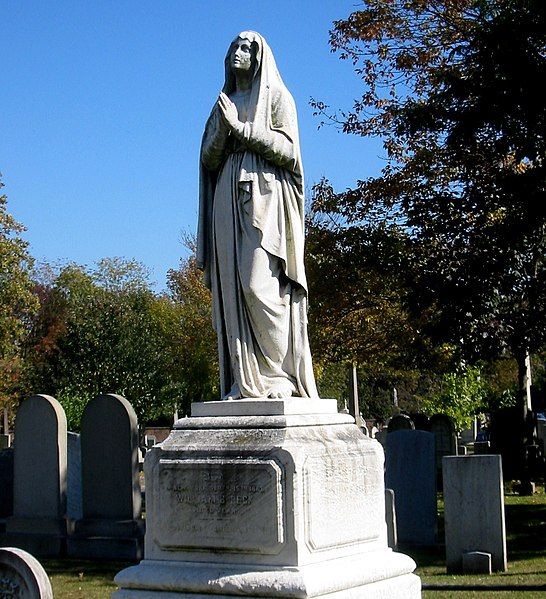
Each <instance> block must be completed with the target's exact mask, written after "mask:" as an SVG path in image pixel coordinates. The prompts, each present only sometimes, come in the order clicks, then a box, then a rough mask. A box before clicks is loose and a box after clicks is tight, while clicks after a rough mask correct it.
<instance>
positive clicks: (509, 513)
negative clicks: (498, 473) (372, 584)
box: [405, 487, 546, 599]
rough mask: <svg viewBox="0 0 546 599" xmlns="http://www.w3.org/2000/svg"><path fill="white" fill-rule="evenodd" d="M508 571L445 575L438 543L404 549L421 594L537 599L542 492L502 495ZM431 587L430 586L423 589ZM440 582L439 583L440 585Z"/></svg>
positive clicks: (543, 533) (544, 537) (545, 518)
mask: <svg viewBox="0 0 546 599" xmlns="http://www.w3.org/2000/svg"><path fill="white" fill-rule="evenodd" d="M505 515H506V529H507V553H508V570H507V571H506V572H498V573H494V574H492V575H491V576H486V575H468V574H459V575H451V574H446V570H445V553H444V548H443V547H442V546H440V545H439V546H437V547H433V548H429V549H420V550H418V549H411V548H407V549H406V550H405V551H406V553H408V554H409V555H411V556H412V557H413V558H414V559H415V561H416V563H417V570H416V574H418V575H419V576H420V577H421V580H422V582H423V588H424V590H423V598H424V599H452V598H456V599H467V598H469V599H470V598H473V597H482V598H483V597H485V598H487V599H489V598H490V597H491V598H492V599H494V598H498V599H503V598H506V599H508V597H510V599H512V598H514V599H518V598H519V597H521V598H523V597H525V598H526V599H538V598H539V597H540V598H544V597H546V494H545V493H544V488H543V487H542V488H540V492H539V493H537V494H535V495H533V496H530V497H520V496H519V495H515V494H513V493H507V494H506V495H505ZM442 525H443V503H442V502H441V501H439V532H440V535H439V538H443V532H442ZM427 587H432V588H427ZM440 587H444V588H440Z"/></svg>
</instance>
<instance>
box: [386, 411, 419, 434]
mask: <svg viewBox="0 0 546 599" xmlns="http://www.w3.org/2000/svg"><path fill="white" fill-rule="evenodd" d="M414 429H415V425H414V424H413V421H412V419H411V418H410V417H409V416H408V415H407V414H396V415H395V416H393V417H392V418H391V419H390V420H389V423H388V425H387V430H388V432H389V433H392V432H394V431H401V430H414Z"/></svg>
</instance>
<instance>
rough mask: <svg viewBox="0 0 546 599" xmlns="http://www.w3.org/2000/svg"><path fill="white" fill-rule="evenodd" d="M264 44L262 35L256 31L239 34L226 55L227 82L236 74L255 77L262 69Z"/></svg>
mask: <svg viewBox="0 0 546 599" xmlns="http://www.w3.org/2000/svg"><path fill="white" fill-rule="evenodd" d="M263 44H264V42H263V39H262V37H261V35H260V34H259V33H256V32H255V31H242V32H241V33H239V35H238V36H237V37H236V38H235V39H234V40H233V41H232V42H231V44H230V46H229V50H228V53H227V55H226V61H225V64H226V81H229V80H231V78H232V77H233V76H234V75H236V74H241V75H244V74H248V76H249V77H251V78H253V77H255V76H256V74H257V72H258V70H259V68H260V63H261V56H262V47H263ZM228 87H231V85H228Z"/></svg>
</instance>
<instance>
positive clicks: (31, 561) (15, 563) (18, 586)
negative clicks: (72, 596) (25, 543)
mask: <svg viewBox="0 0 546 599" xmlns="http://www.w3.org/2000/svg"><path fill="white" fill-rule="evenodd" d="M0 597H1V598H2V599H53V591H52V589H51V583H50V582H49V578H48V576H47V573H46V571H45V570H44V569H43V567H42V565H41V564H40V562H39V561H38V560H37V559H36V558H34V557H33V556H32V555H30V553H27V552H26V551H23V550H22V549H18V548H16V547H0Z"/></svg>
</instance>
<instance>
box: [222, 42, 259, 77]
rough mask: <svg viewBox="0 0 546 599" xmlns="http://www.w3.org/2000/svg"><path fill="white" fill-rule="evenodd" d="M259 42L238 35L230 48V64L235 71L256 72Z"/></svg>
mask: <svg viewBox="0 0 546 599" xmlns="http://www.w3.org/2000/svg"><path fill="white" fill-rule="evenodd" d="M257 50H258V44H257V43H256V42H255V41H254V42H253V41H252V40H250V39H248V37H237V38H236V39H235V40H233V42H232V43H231V46H230V49H229V66H230V67H231V70H232V71H233V72H234V73H237V72H247V73H254V71H255V69H256V60H257V54H258V52H257Z"/></svg>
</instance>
